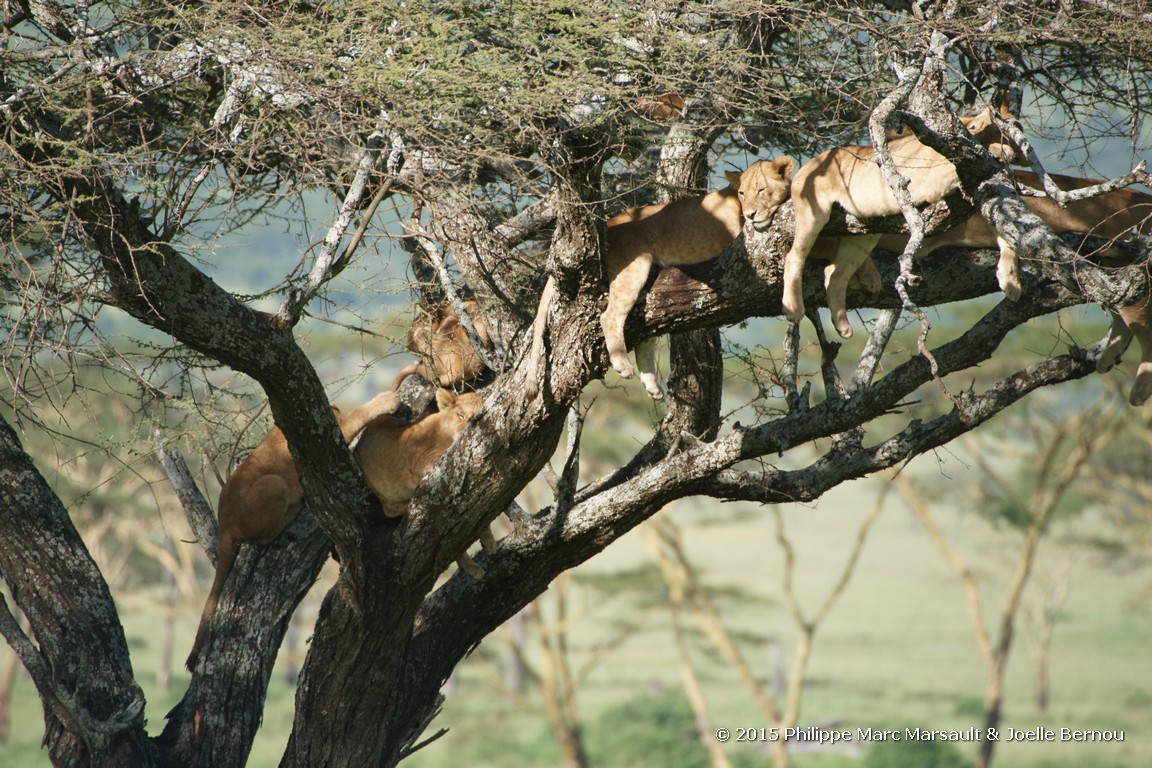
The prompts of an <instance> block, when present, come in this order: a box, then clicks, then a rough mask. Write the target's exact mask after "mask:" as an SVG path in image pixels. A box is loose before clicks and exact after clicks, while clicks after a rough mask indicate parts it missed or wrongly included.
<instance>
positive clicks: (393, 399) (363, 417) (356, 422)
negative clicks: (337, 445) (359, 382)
mask: <svg viewBox="0 0 1152 768" xmlns="http://www.w3.org/2000/svg"><path fill="white" fill-rule="evenodd" d="M399 407H400V398H399V396H397V394H396V390H395V388H393V389H392V390H391V391H388V392H381V393H380V394H378V395H376V397H374V398H372V399H371V400H369V401H368V402H366V403H364V405H361V406H358V407H356V408H353V409H352V410H351V411H349V412H348V415H347V416H346V417H344V418H343V419H340V431H341V432H343V433H344V440H345V441H346V442H349V443H350V442H352V439H353V438H354V437H356V435H358V434H360V432H361V431H362V430H363V429H364V427H366V426H368V422H370V421H372V420H373V419H375V418H376V417H377V416H381V415H384V414H392V413H396V411H397V409H398V408H399Z"/></svg>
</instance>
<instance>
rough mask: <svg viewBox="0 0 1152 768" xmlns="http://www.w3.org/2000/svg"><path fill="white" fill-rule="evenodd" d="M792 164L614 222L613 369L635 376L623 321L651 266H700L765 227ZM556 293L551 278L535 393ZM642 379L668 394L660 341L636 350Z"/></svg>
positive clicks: (607, 250)
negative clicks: (746, 230)
mask: <svg viewBox="0 0 1152 768" xmlns="http://www.w3.org/2000/svg"><path fill="white" fill-rule="evenodd" d="M793 168H794V163H793V161H792V158H790V157H780V158H777V159H776V160H760V161H758V162H756V163H753V164H752V165H751V166H749V167H748V168H746V169H745V170H744V171H743V172H741V173H733V172H731V171H726V172H725V174H724V175H725V177H726V178H727V179H728V183H729V186H727V187H725V188H724V189H719V190H716V191H713V192H709V193H708V194H706V195H698V196H696V197H686V198H683V199H681V200H676V201H673V202H671V203H667V204H664V205H645V206H643V207H640V208H633V209H630V210H627V211H623V212H622V213H618V214H616V215H615V216H612V217H611V218H610V219H608V221H607V223H606V226H607V230H606V233H605V236H606V242H605V245H604V269H605V271H606V272H607V273H608V306H607V308H606V309H605V310H604V312H603V314H601V315H600V327H601V328H602V329H603V331H604V343H605V345H606V346H607V347H608V356H609V358H610V359H611V361H612V367H613V368H615V369H616V372H617V373H619V374H620V375H621V376H623V377H624V378H631V377H632V375H633V369H632V364H631V363H630V362H629V361H628V349H627V347H626V346H625V343H624V322H625V321H626V320H627V319H628V314H629V313H630V312H631V311H632V307H633V306H634V305H635V304H636V299H637V298H638V297H639V296H640V292H641V291H642V290H643V289H644V285H645V284H646V283H647V282H648V274H649V272H651V270H652V265H653V264H658V265H660V266H662V267H667V266H680V265H684V264H699V263H701V262H704V261H708V260H709V259H711V258H714V257H715V256H716V255H718V254H719V253H720V251H722V250H724V248H726V247H727V246H728V245H729V244H730V243H731V242H732V241H733V240H734V239H736V236H737V235H739V234H740V231H741V226H742V224H743V222H744V221H747V222H748V223H750V224H751V225H752V226H754V227H756V228H757V229H760V230H763V229H767V228H768V226H769V225H770V224H771V223H772V218H773V216H774V215H775V213H776V209H777V208H779V207H780V205H781V204H782V203H783V202H784V201H785V200H787V199H788V190H789V186H788V180H789V178H790V177H791V176H792V170H793ZM554 293H555V284H554V281H553V279H552V278H551V277H550V278H549V279H548V283H547V284H546V285H545V287H544V291H543V294H542V296H541V299H540V307H539V309H538V310H537V312H536V322H535V324H534V326H533V331H532V349H531V352H530V353H529V361H530V364H529V375H528V383H527V386H526V394H527V396H528V397H529V399H531V398H533V397H535V396H536V392H537V389H538V378H539V362H540V357H541V355H542V353H543V342H544V328H545V324H546V323H547V319H548V306H549V305H550V304H551V302H552V296H553V294H554ZM636 367H637V368H639V369H640V380H641V382H643V384H644V388H645V389H646V390H647V391H648V394H649V395H651V396H652V398H653V399H656V400H659V399H661V398H662V397H663V396H664V392H663V390H662V389H661V387H660V383H659V382H658V381H657V379H656V366H655V340H654V339H647V340H645V341H643V342H641V343H640V344H639V345H638V346H637V348H636Z"/></svg>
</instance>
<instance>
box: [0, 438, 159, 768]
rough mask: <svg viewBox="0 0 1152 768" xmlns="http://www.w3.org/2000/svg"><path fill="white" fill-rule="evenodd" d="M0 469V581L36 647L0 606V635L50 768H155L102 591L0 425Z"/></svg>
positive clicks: (57, 507)
mask: <svg viewBox="0 0 1152 768" xmlns="http://www.w3.org/2000/svg"><path fill="white" fill-rule="evenodd" d="M0 467H2V468H3V471H0V509H3V510H4V513H3V514H0V572H2V573H3V574H4V578H5V581H7V583H8V584H9V586H10V587H11V589H12V594H13V598H14V599H15V601H16V603H17V605H18V606H19V607H20V610H21V611H22V612H23V613H24V615H25V616H26V617H27V619H28V623H29V625H30V626H31V628H32V636H34V637H35V638H36V639H37V640H38V643H37V644H36V645H33V643H32V641H31V639H30V638H29V637H28V636H27V635H25V634H24V632H23V631H22V630H21V629H20V627H19V625H18V624H17V622H16V620H15V619H14V618H13V616H12V614H11V612H10V610H9V608H8V606H7V605H2V606H0V629H2V631H3V634H4V636H5V637H6V638H7V640H8V642H9V644H11V645H12V647H13V648H14V649H16V651H17V653H18V654H19V655H20V657H21V660H22V661H23V662H24V666H25V667H26V668H27V669H28V672H29V673H30V674H31V675H32V678H33V680H34V681H35V683H36V687H37V689H38V690H39V692H40V697H41V701H42V702H43V704H44V713H45V716H44V719H45V742H46V745H47V747H48V754H49V756H50V757H51V759H52V762H53V764H54V765H58V766H105V765H116V766H125V767H126V768H127V767H129V766H150V765H157V764H158V763H159V761H158V753H157V751H156V749H155V747H154V746H153V745H152V744H151V742H150V741H149V740H148V736H147V733H146V732H145V730H144V695H143V692H142V691H141V690H140V688H139V686H138V685H137V684H136V681H135V680H134V679H133V675H132V663H131V661H130V660H129V655H128V644H127V642H126V640H125V638H124V629H123V627H122V626H121V625H120V619H119V617H118V616H117V614H116V606H115V604H114V603H113V601H112V595H111V593H110V592H109V591H108V585H107V584H106V583H105V581H104V578H103V577H102V576H101V574H100V571H99V569H97V567H96V563H95V562H93V560H92V558H91V557H90V556H89V554H88V550H87V549H86V548H85V546H84V542H83V541H82V540H81V539H80V534H79V533H77V531H76V529H75V528H74V527H73V525H72V521H71V520H70V519H69V517H68V513H67V512H66V511H65V509H64V507H63V506H62V505H61V504H60V500H59V499H58V498H56V495H55V494H53V493H52V491H51V489H50V488H49V487H48V485H47V483H45V481H44V478H43V477H41V475H40V473H39V472H38V471H37V470H36V468H35V467H34V466H33V465H32V462H31V459H30V458H29V457H28V455H27V454H26V453H24V450H23V449H22V447H21V446H20V441H19V439H18V438H17V436H16V433H15V432H14V431H13V430H12V428H11V427H10V426H9V425H8V423H7V421H4V420H3V419H0Z"/></svg>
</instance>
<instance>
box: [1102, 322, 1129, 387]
mask: <svg viewBox="0 0 1152 768" xmlns="http://www.w3.org/2000/svg"><path fill="white" fill-rule="evenodd" d="M1108 314H1110V315H1112V327H1111V328H1109V329H1108V335H1107V336H1105V337H1104V349H1103V350H1101V352H1100V357H1098V358H1096V372H1097V373H1107V372H1108V371H1110V370H1112V368H1113V367H1115V365H1116V363H1118V362H1120V356H1121V355H1123V354H1124V351H1125V350H1126V349H1128V344H1129V343H1131V341H1132V331H1131V330H1129V329H1128V324H1127V323H1125V322H1124V318H1123V317H1121V316H1120V313H1119V312H1113V311H1111V310H1109V312H1108Z"/></svg>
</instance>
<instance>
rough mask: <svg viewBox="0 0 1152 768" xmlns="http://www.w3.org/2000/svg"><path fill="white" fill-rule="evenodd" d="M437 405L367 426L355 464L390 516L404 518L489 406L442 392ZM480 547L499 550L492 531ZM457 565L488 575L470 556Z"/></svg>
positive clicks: (476, 397) (473, 396) (478, 399)
mask: <svg viewBox="0 0 1152 768" xmlns="http://www.w3.org/2000/svg"><path fill="white" fill-rule="evenodd" d="M436 405H437V407H438V408H439V411H437V412H435V413H431V414H429V415H427V416H425V417H423V418H421V419H419V420H417V421H414V422H411V423H410V422H407V421H404V420H403V419H399V418H396V417H395V416H389V415H382V416H378V417H376V418H375V419H373V420H372V421H371V422H370V423H369V424H368V425H367V426H366V427H365V428H364V432H363V434H362V435H361V436H360V441H359V442H358V443H357V444H356V448H355V451H354V452H355V455H356V460H357V461H358V462H360V467H361V469H363V470H364V477H365V478H367V480H368V487H370V488H371V489H372V492H373V493H375V494H376V496H377V497H378V498H379V499H380V504H381V506H382V507H383V509H384V515H385V516H386V517H402V516H403V515H404V514H405V513H406V512H407V511H408V503H409V502H410V501H411V500H412V494H413V492H415V490H416V487H417V486H418V485H420V482H421V480H422V479H423V478H424V475H425V474H427V472H428V470H429V469H431V467H432V465H433V464H435V463H436V461H437V460H438V459H439V458H440V457H441V456H442V455H444V452H445V451H447V450H448V448H449V447H450V446H451V445H452V443H453V442H454V441H455V440H456V438H457V436H459V434H460V433H461V432H463V431H464V428H465V427H467V426H468V421H469V419H471V418H472V416H473V415H475V414H476V413H477V412H479V411H480V409H481V408H483V407H484V399H483V398H482V397H480V395H478V394H476V393H475V392H465V393H463V394H461V395H457V394H456V393H455V392H452V391H451V390H448V389H438V390H436ZM480 543H481V545H482V546H483V547H484V549H485V550H487V551H492V550H493V549H495V548H496V541H495V539H494V538H493V536H492V531H491V530H487V531H485V533H484V535H483V536H481V537H480ZM456 564H457V565H458V566H459V567H460V570H462V571H464V572H465V573H467V574H468V575H469V576H472V577H473V578H476V579H479V578H481V577H482V576H483V575H484V571H483V570H482V569H481V568H480V566H478V565H476V563H475V562H473V560H472V558H471V557H469V556H468V554H467V553H465V554H463V555H461V556H460V558H459V559H458V560H457V561H456Z"/></svg>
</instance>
